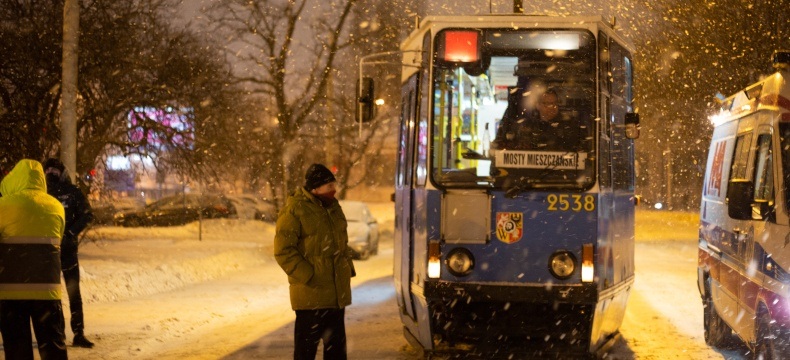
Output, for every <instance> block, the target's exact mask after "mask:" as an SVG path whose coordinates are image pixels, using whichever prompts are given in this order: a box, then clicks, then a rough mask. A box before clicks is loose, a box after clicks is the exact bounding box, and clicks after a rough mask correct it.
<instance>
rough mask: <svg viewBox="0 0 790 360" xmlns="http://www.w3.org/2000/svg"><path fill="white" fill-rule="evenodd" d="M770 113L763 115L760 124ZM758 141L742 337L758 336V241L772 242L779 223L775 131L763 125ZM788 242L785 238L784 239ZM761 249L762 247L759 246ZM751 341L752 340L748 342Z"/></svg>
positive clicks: (744, 257)
mask: <svg viewBox="0 0 790 360" xmlns="http://www.w3.org/2000/svg"><path fill="white" fill-rule="evenodd" d="M766 117H768V114H759V115H758V119H759V120H760V121H759V122H760V123H761V124H762V123H765V121H763V120H767V119H764V118H766ZM755 139H756V142H755V144H754V146H753V150H752V156H753V160H752V161H753V163H754V166H753V169H754V176H753V178H754V193H753V196H752V204H754V205H753V206H752V207H753V210H752V221H751V224H750V226H749V228H748V230H747V232H746V236H743V244H742V247H741V248H740V249H739V250H740V253H739V254H738V255H739V258H740V261H741V262H742V264H743V265H742V266H743V268H742V269H741V272H740V276H741V279H740V285H741V286H740V287H739V288H738V290H739V293H738V298H739V299H738V306H739V312H740V314H739V317H738V319H739V320H740V321H739V322H738V323H737V324H736V325H735V327H734V330H736V331H737V332H738V333H739V334H742V337H744V336H748V335H747V334H752V333H754V321H753V319H754V318H755V314H756V304H757V296H758V294H759V292H760V289H761V284H762V282H763V279H762V273H761V272H760V271H759V269H758V268H759V266H760V265H759V264H760V261H759V259H755V256H754V254H755V242H765V241H771V239H770V236H769V234H768V232H767V231H768V230H769V229H770V228H771V226H772V225H773V224H775V223H776V214H775V213H774V211H773V208H774V204H775V201H774V170H773V168H774V156H773V144H772V128H771V127H770V126H769V125H761V126H759V127H758V128H757V131H756V137H755ZM783 240H784V239H783ZM757 246H759V245H757ZM747 340H750V339H747Z"/></svg>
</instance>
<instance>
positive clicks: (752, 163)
mask: <svg viewBox="0 0 790 360" xmlns="http://www.w3.org/2000/svg"><path fill="white" fill-rule="evenodd" d="M773 61H774V67H775V68H777V70H778V71H777V72H776V73H774V74H773V75H771V76H769V77H767V78H765V79H764V80H762V81H760V82H757V83H755V84H752V85H750V86H748V87H746V88H745V89H743V90H741V91H739V92H738V93H736V94H734V95H732V96H730V97H728V98H726V99H725V100H724V101H722V102H721V106H720V109H719V112H718V114H716V115H715V116H712V117H711V120H712V122H713V124H714V129H713V137H712V139H711V143H710V150H709V153H708V160H707V167H706V171H705V182H704V184H703V187H702V204H701V206H700V231H699V235H700V236H699V256H698V269H697V270H698V283H697V285H698V287H699V292H700V295H701V296H702V303H703V306H704V327H705V341H706V342H707V343H708V344H709V345H711V346H714V347H719V346H722V345H723V344H725V343H726V342H727V341H728V339H729V338H731V337H732V334H733V333H734V334H735V335H737V336H738V337H740V338H741V339H742V340H743V341H744V343H746V345H747V346H748V347H749V349H750V350H751V351H752V352H753V353H754V355H755V357H754V358H755V359H766V360H767V359H780V358H786V357H787V356H790V188H789V186H790V84H788V79H790V51H777V52H775V53H774V54H773Z"/></svg>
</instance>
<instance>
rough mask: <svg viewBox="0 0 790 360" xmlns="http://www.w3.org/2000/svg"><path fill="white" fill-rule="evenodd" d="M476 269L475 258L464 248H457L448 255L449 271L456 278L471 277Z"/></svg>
mask: <svg viewBox="0 0 790 360" xmlns="http://www.w3.org/2000/svg"><path fill="white" fill-rule="evenodd" d="M474 268H475V258H474V256H472V253H471V252H470V251H469V250H467V249H464V248H455V249H453V250H452V251H450V253H448V254H447V269H448V270H450V273H451V274H453V275H455V276H466V275H469V274H470V273H471V272H472V270H473V269H474Z"/></svg>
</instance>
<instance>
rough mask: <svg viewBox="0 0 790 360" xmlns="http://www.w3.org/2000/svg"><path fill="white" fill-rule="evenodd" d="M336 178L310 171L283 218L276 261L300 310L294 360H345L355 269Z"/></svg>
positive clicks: (277, 236) (320, 167) (314, 167)
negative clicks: (318, 357) (321, 350)
mask: <svg viewBox="0 0 790 360" xmlns="http://www.w3.org/2000/svg"><path fill="white" fill-rule="evenodd" d="M335 191H336V189H335V176H334V175H333V174H332V172H331V171H329V169H327V168H326V167H325V166H323V165H321V164H313V165H311V166H310V168H309V169H307V173H306V175H305V185H304V187H302V188H299V189H297V190H296V191H295V192H294V193H293V195H291V196H289V197H288V200H287V202H286V204H285V207H284V208H283V209H282V210H281V211H280V215H279V217H278V218H277V228H276V234H275V237H274V257H275V259H276V260H277V263H278V264H279V265H280V267H281V268H282V269H283V270H284V271H285V273H286V274H287V275H288V283H289V284H290V288H289V290H290V295H291V307H292V308H293V310H294V311H295V312H296V322H295V326H294V359H296V360H305V359H309V360H313V359H315V356H316V353H317V351H318V343H319V342H320V341H323V342H324V359H326V360H345V359H346V358H347V354H346V329H345V319H344V316H345V307H346V306H348V305H351V277H352V276H353V275H354V265H353V263H352V262H351V249H349V247H348V232H347V228H348V223H347V222H346V217H345V215H344V214H343V209H341V208H340V204H339V203H338V201H337V200H336V199H335Z"/></svg>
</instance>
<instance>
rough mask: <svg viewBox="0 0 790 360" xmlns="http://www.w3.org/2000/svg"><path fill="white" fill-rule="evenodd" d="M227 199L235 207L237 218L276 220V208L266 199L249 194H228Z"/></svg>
mask: <svg viewBox="0 0 790 360" xmlns="http://www.w3.org/2000/svg"><path fill="white" fill-rule="evenodd" d="M228 200H230V201H231V202H233V205H234V206H235V207H236V213H237V214H238V216H239V219H247V220H261V221H269V222H274V221H277V209H276V207H275V206H274V204H272V203H271V202H269V201H267V200H264V199H260V198H258V197H256V196H254V195H249V194H238V195H228Z"/></svg>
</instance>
